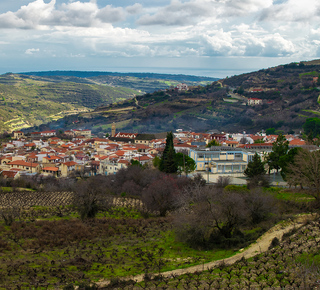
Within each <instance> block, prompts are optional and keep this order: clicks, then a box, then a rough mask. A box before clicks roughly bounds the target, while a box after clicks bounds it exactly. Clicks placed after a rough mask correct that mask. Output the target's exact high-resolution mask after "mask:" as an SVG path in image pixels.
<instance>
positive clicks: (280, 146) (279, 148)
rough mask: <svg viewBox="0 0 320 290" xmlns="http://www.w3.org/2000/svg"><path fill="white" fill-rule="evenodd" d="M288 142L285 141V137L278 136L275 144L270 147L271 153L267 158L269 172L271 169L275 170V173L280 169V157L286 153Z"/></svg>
mask: <svg viewBox="0 0 320 290" xmlns="http://www.w3.org/2000/svg"><path fill="white" fill-rule="evenodd" d="M288 150H289V142H288V141H287V140H286V137H285V136H284V135H282V134H280V135H279V136H278V138H277V140H276V142H274V143H273V145H272V152H270V153H269V155H268V157H267V163H268V165H269V172H270V170H272V169H276V170H277V172H278V171H279V169H281V162H280V158H281V156H284V155H286V154H287V153H288Z"/></svg>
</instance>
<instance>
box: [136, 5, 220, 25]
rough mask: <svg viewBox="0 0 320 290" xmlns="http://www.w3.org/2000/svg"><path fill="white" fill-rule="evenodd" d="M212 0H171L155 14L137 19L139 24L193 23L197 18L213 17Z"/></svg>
mask: <svg viewBox="0 0 320 290" xmlns="http://www.w3.org/2000/svg"><path fill="white" fill-rule="evenodd" d="M213 4H214V3H213V2H212V1H206V0H198V1H189V2H184V3H183V2H180V1H179V0H173V1H172V2H171V3H170V5H169V6H166V7H164V8H162V9H159V10H158V11H157V12H156V13H155V14H153V15H150V14H146V15H143V16H142V17H141V18H140V19H139V20H138V21H137V24H139V25H167V26H172V25H179V26H180V25H182V26H184V25H190V24H195V23H197V21H199V19H202V18H205V17H215V11H214V10H213V8H214V6H215V5H213Z"/></svg>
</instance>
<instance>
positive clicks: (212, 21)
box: [0, 0, 320, 78]
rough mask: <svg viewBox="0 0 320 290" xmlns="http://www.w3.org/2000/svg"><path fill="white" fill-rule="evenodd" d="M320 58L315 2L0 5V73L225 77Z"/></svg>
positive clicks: (29, 1) (15, 0)
mask: <svg viewBox="0 0 320 290" xmlns="http://www.w3.org/2000/svg"><path fill="white" fill-rule="evenodd" d="M317 58H320V1H319V0H141V1H139V2H137V1H135V0H118V1H109V0H87V1H86V0H80V1H74V0H10V1H1V2H0V60H1V61H0V74H2V73H6V72H13V73H17V72H27V71H45V70H82V71H113V72H156V73H157V72H158V73H175V74H191V75H202V76H211V77H221V78H222V77H226V76H232V75H237V74H241V73H244V72H249V71H255V70H259V69H262V68H267V67H272V66H275V65H279V64H285V63H290V62H298V61H302V60H312V59H317Z"/></svg>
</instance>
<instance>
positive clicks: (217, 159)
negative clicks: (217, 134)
mask: <svg viewBox="0 0 320 290" xmlns="http://www.w3.org/2000/svg"><path fill="white" fill-rule="evenodd" d="M253 155H254V152H253V151H248V150H245V149H242V148H232V147H222V146H213V147H211V148H204V149H190V153H189V157H191V158H192V159H193V160H194V161H195V162H196V170H197V171H210V172H212V173H238V172H244V170H245V169H246V167H247V164H248V162H249V161H251V160H252V157H253Z"/></svg>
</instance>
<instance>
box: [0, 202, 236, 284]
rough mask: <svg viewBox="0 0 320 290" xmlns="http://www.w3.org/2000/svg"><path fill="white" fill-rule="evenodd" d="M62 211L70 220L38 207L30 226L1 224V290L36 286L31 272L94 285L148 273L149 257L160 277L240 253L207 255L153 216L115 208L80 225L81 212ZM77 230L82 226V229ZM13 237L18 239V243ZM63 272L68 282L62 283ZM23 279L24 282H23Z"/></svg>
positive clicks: (54, 281)
mask: <svg viewBox="0 0 320 290" xmlns="http://www.w3.org/2000/svg"><path fill="white" fill-rule="evenodd" d="M61 210H62V212H63V214H64V216H63V217H57V216H56V215H55V214H56V213H57V209H55V208H50V207H43V206H34V207H32V208H30V209H29V210H28V211H27V214H26V215H25V220H26V221H27V223H23V224H21V221H19V222H17V223H16V224H15V223H14V224H12V226H4V224H3V222H1V221H0V261H2V262H1V264H0V275H2V276H3V277H6V278H5V279H3V280H0V288H1V286H3V285H4V284H3V283H4V281H6V283H7V284H6V285H10V284H12V283H14V282H13V281H19V283H20V284H19V285H21V286H23V287H27V286H30V285H31V284H30V283H31V276H30V273H29V272H28V271H29V270H28V269H35V271H36V276H37V278H38V277H45V280H46V283H50V285H51V286H55V287H57V286H58V285H66V284H67V283H68V281H69V282H71V281H72V279H75V281H76V284H79V283H80V282H83V281H84V278H83V277H82V275H83V274H85V278H86V279H89V280H90V281H98V280H100V279H112V278H114V277H127V276H130V275H138V274H141V273H144V271H145V270H144V266H143V265H144V263H145V261H146V259H147V260H148V259H149V260H148V261H149V262H148V263H149V264H150V269H149V272H153V273H157V272H158V271H159V270H160V271H168V270H173V269H177V268H185V267H189V266H192V265H198V264H202V263H205V262H209V261H214V260H220V259H224V258H227V257H230V256H232V255H233V254H235V253H236V252H235V251H234V250H223V249H212V250H210V251H203V250H200V249H193V248H191V247H188V246H187V245H186V244H184V243H182V242H179V241H177V240H176V238H175V233H174V231H173V230H172V228H171V225H170V221H169V220H168V219H161V218H157V217H150V218H149V219H147V220H146V219H144V218H143V217H142V216H141V213H139V212H138V211H137V210H134V209H128V208H115V209H113V210H112V211H110V212H101V213H100V214H99V215H98V217H97V219H96V220H95V222H94V223H93V222H90V221H87V222H85V223H81V222H80V223H79V221H78V218H77V217H78V214H77V213H75V212H73V211H72V207H62V208H61ZM28 214H29V216H28ZM30 216H32V217H33V218H32V220H33V221H31V219H30ZM159 219H160V220H161V222H160V223H159V222H158V220H159ZM106 221H107V223H105V222H106ZM101 223H105V225H106V227H108V225H109V229H108V234H106V233H104V231H101V230H100V229H98V228H99V227H100V226H99V225H100V224H101ZM69 224H70V226H71V228H70V229H69V230H67V228H66V229H63V228H62V230H63V231H64V232H63V234H62V235H61V232H57V234H56V233H55V231H58V228H60V227H61V226H62V225H64V227H65V226H68V225H69ZM76 227H80V228H79V231H77V230H76ZM101 229H102V228H101ZM105 229H106V230H107V228H105ZM91 231H94V234H93V232H92V233H90V232H91ZM52 234H53V235H52ZM92 234H93V236H92ZM50 235H52V237H50ZM78 235H79V237H78ZM82 236H83V237H82ZM86 236H88V238H86ZM9 237H11V238H9ZM12 237H16V238H15V239H14V241H13V240H12ZM89 237H90V238H89ZM60 239H61V242H60ZM38 244H39V245H42V246H40V247H39V246H37V245H38ZM5 245H8V247H9V249H7V248H6V246H5ZM150 257H152V259H151V258H150ZM77 259H80V260H77ZM99 259H101V260H99ZM27 261H28V262H27ZM12 263H13V264H14V265H16V266H17V268H14V269H13V270H12V272H11V273H10V275H8V274H6V273H7V272H6V269H8V268H7V267H10V266H9V265H10V264H12ZM158 263H160V264H161V265H160V266H159V267H160V268H159V267H158V266H157V264H158ZM26 265H27V266H26ZM52 273H53V274H52ZM62 274H63V275H64V276H65V277H67V278H66V280H65V281H63V282H59V281H60V280H61V278H60V277H61V275H62ZM19 276H20V277H23V279H22V280H21V279H20V280H19ZM71 277H73V278H72V279H71ZM32 279H34V278H32ZM61 283H62V284H61Z"/></svg>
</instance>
